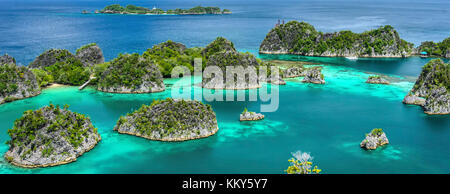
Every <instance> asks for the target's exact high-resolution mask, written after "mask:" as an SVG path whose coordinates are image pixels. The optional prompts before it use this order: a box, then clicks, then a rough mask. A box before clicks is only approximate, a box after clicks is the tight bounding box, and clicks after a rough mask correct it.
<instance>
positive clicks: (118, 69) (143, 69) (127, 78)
mask: <svg viewBox="0 0 450 194" xmlns="http://www.w3.org/2000/svg"><path fill="white" fill-rule="evenodd" d="M165 89H166V88H165V85H164V82H163V78H162V75H161V72H160V71H159V69H158V67H157V66H156V65H154V64H153V63H152V62H151V61H150V60H148V59H145V58H143V57H142V56H140V55H139V54H137V53H135V54H120V55H119V57H117V58H115V59H114V60H112V61H111V62H110V64H109V66H108V67H107V69H106V70H105V71H104V72H103V73H102V74H101V75H100V78H99V80H98V84H97V90H99V91H103V92H111V93H150V92H162V91H164V90H165Z"/></svg>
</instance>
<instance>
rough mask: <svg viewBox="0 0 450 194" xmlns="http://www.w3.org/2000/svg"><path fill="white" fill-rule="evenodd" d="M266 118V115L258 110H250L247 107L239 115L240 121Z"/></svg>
mask: <svg viewBox="0 0 450 194" xmlns="http://www.w3.org/2000/svg"><path fill="white" fill-rule="evenodd" d="M262 119H264V115H263V114H261V113H256V112H250V111H248V110H247V109H244V111H243V112H242V113H241V115H239V120H240V121H257V120H262Z"/></svg>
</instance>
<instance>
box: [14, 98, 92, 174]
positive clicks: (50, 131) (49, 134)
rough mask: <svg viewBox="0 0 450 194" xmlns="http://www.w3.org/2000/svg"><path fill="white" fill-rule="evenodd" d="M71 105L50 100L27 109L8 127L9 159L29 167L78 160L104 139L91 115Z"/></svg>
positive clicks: (15, 163)
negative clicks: (38, 106) (58, 104)
mask: <svg viewBox="0 0 450 194" xmlns="http://www.w3.org/2000/svg"><path fill="white" fill-rule="evenodd" d="M67 108H68V106H67V105H66V106H64V108H59V107H58V106H56V107H55V106H54V105H52V104H50V106H46V107H43V108H40V109H38V110H34V111H33V110H28V111H25V112H24V114H23V116H22V117H21V118H19V119H17V120H16V121H15V122H14V126H13V128H12V129H10V130H8V134H9V135H10V137H11V140H10V141H8V142H7V144H8V145H9V146H10V148H9V150H8V151H7V152H6V154H5V159H6V160H7V161H8V162H10V163H11V164H13V165H16V166H20V167H25V168H37V167H48V166H56V165H61V164H66V163H70V162H73V161H76V159H77V158H78V157H80V156H81V155H83V153H85V152H87V151H89V150H91V149H92V148H94V146H95V145H96V144H97V143H98V142H99V141H100V139H101V138H100V135H99V134H98V132H97V129H96V128H94V126H93V125H92V123H91V121H90V119H89V118H88V117H86V116H84V115H82V114H79V113H75V112H71V111H69V110H68V109H67Z"/></svg>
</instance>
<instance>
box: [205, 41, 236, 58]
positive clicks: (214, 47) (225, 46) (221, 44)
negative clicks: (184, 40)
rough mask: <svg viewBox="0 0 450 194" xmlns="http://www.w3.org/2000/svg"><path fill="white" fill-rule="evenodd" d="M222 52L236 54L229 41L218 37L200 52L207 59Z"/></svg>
mask: <svg viewBox="0 0 450 194" xmlns="http://www.w3.org/2000/svg"><path fill="white" fill-rule="evenodd" d="M223 51H231V52H237V51H236V49H235V48H234V44H233V43H232V42H231V41H229V40H227V39H225V38H223V37H218V38H216V39H215V40H214V41H213V42H211V43H210V44H209V45H208V46H206V47H205V48H204V49H203V50H202V55H203V56H204V57H205V58H207V59H208V58H209V57H210V56H212V55H214V54H216V53H219V52H223Z"/></svg>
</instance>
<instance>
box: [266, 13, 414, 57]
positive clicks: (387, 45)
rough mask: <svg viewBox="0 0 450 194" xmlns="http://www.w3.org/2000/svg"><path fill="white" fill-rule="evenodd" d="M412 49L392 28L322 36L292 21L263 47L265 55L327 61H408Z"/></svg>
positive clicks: (274, 32)
mask: <svg viewBox="0 0 450 194" xmlns="http://www.w3.org/2000/svg"><path fill="white" fill-rule="evenodd" d="M412 49H413V45H412V44H411V43H408V42H406V41H404V40H402V39H400V37H399V35H398V33H397V31H395V30H394V28H392V27H391V26H384V27H380V28H378V29H375V30H370V31H366V32H363V33H360V34H358V33H353V32H351V31H341V32H334V33H322V32H318V31H316V29H315V28H314V27H313V26H312V25H310V24H308V23H306V22H297V21H290V22H288V23H286V24H282V25H278V26H276V27H275V28H273V29H272V30H271V31H270V32H269V33H268V34H267V36H266V38H265V39H264V41H263V42H262V43H261V45H260V48H259V52H260V53H262V54H297V55H305V56H326V57H355V56H356V57H406V56H409V55H411V54H412Z"/></svg>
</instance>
